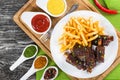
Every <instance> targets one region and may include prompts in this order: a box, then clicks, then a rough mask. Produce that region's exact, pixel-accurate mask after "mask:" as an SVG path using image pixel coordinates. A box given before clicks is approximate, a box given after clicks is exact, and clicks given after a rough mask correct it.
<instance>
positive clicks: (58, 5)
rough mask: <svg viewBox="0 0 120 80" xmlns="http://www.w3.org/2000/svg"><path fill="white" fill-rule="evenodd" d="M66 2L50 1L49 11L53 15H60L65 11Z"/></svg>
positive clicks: (61, 0)
mask: <svg viewBox="0 0 120 80" xmlns="http://www.w3.org/2000/svg"><path fill="white" fill-rule="evenodd" d="M65 6H66V5H65V2H64V0H48V3H47V9H48V11H49V12H50V13H51V14H53V15H60V14H62V13H63V12H64V11H65Z"/></svg>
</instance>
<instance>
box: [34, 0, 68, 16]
mask: <svg viewBox="0 0 120 80" xmlns="http://www.w3.org/2000/svg"><path fill="white" fill-rule="evenodd" d="M48 1H49V0H44V1H43V0H36V5H37V6H38V7H40V8H41V9H43V10H44V11H45V12H46V13H48V14H49V15H50V16H52V17H59V16H62V15H63V14H64V13H65V11H66V9H67V3H66V0H63V2H64V10H63V11H62V13H60V14H58V15H54V14H52V13H50V12H49V10H48V8H47V4H48ZM51 5H52V4H51Z"/></svg>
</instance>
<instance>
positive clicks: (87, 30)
mask: <svg viewBox="0 0 120 80" xmlns="http://www.w3.org/2000/svg"><path fill="white" fill-rule="evenodd" d="M99 35H104V28H103V27H101V26H100V25H99V21H95V22H93V20H92V17H89V18H88V19H85V18H82V17H71V18H70V20H69V21H68V22H67V23H66V25H65V26H64V32H63V34H62V35H61V37H60V38H59V40H58V42H59V44H60V46H61V49H60V50H61V51H62V52H63V51H66V50H71V49H72V48H73V47H74V45H75V44H76V43H78V44H80V45H83V46H89V47H90V46H91V41H92V40H95V39H96V38H97V37H98V36H99Z"/></svg>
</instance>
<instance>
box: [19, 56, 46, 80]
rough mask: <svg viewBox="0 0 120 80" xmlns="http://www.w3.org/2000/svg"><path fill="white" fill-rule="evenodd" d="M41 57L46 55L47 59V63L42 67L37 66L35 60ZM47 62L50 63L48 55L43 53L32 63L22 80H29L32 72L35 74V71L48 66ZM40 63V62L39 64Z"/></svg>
mask: <svg viewBox="0 0 120 80" xmlns="http://www.w3.org/2000/svg"><path fill="white" fill-rule="evenodd" d="M40 57H44V58H45V59H46V64H45V65H44V66H43V67H42V68H39V69H38V68H37V69H36V68H35V61H36V60H37V59H38V58H40ZM47 64H48V58H47V57H46V56H44V55H41V56H38V57H37V58H36V59H35V60H34V61H33V64H32V66H31V68H30V69H29V70H28V72H27V73H26V74H25V75H23V76H22V77H21V78H20V80H27V79H28V78H29V77H30V76H31V75H32V74H34V73H35V72H37V71H40V70H42V69H44V68H45V67H46V66H47ZM37 65H38V64H37Z"/></svg>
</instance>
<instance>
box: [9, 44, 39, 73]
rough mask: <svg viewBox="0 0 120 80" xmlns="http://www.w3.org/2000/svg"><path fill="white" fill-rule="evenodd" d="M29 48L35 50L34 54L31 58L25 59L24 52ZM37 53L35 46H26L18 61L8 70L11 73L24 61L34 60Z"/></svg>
mask: <svg viewBox="0 0 120 80" xmlns="http://www.w3.org/2000/svg"><path fill="white" fill-rule="evenodd" d="M30 46H34V47H35V48H36V52H35V54H34V55H33V56H32V57H29V58H27V57H25V56H24V52H25V50H26V49H27V48H28V47H30ZM37 53H38V47H37V46H36V45H34V44H30V45H28V46H26V47H25V48H24V50H23V52H22V55H21V56H20V57H19V58H18V60H17V61H16V62H15V63H14V64H13V65H12V66H10V70H11V71H13V70H14V69H15V68H16V67H18V66H19V65H20V64H21V63H23V62H24V61H26V60H29V59H32V58H34V57H35V56H36V55H37Z"/></svg>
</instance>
